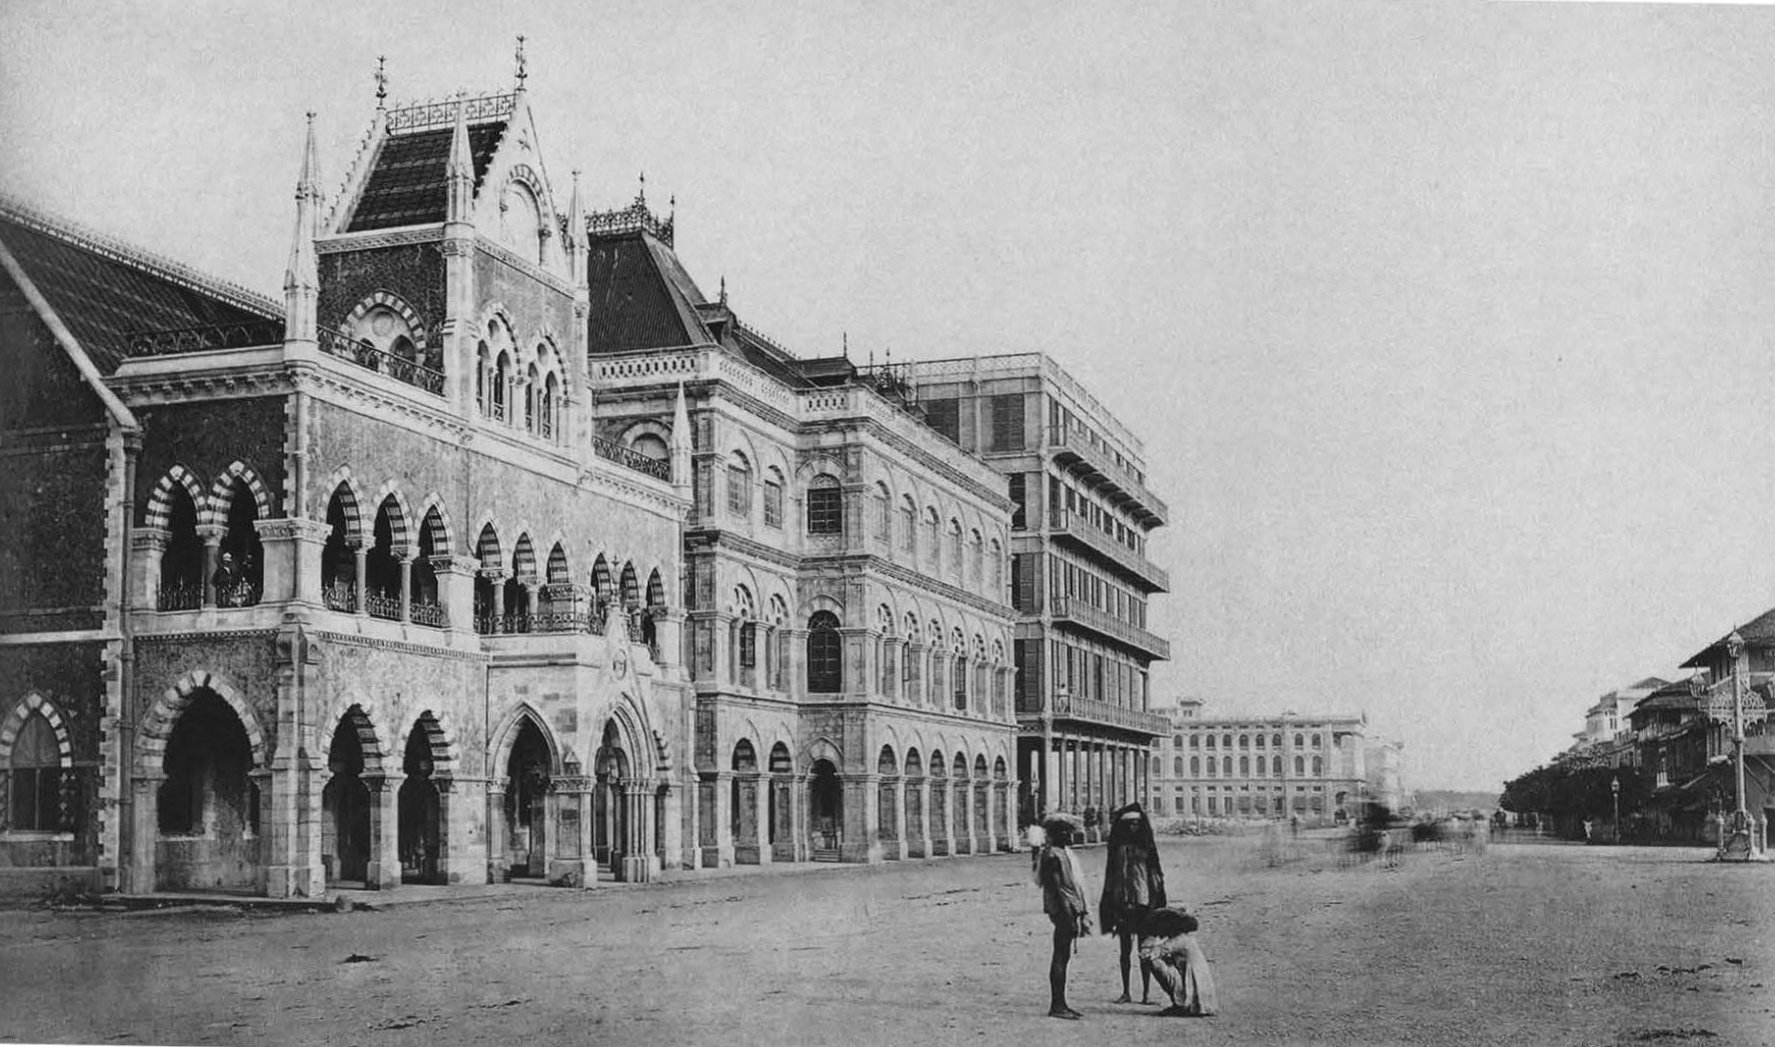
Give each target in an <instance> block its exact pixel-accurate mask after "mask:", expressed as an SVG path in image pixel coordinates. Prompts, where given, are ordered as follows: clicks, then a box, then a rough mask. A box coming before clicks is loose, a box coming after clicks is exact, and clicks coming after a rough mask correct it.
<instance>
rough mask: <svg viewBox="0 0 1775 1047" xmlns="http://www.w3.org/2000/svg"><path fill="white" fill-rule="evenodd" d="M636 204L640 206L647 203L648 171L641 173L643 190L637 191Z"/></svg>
mask: <svg viewBox="0 0 1775 1047" xmlns="http://www.w3.org/2000/svg"><path fill="white" fill-rule="evenodd" d="M635 202H636V203H638V204H645V203H646V202H647V172H646V171H642V172H641V188H639V189H637V190H635Z"/></svg>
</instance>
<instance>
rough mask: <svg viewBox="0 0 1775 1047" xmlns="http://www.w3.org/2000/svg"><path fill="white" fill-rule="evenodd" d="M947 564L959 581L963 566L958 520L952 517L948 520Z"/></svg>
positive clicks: (961, 577)
mask: <svg viewBox="0 0 1775 1047" xmlns="http://www.w3.org/2000/svg"><path fill="white" fill-rule="evenodd" d="M949 564H950V569H951V570H953V571H954V572H955V580H956V581H957V582H961V581H962V580H963V567H962V559H961V521H960V520H954V519H952V520H950V521H949Z"/></svg>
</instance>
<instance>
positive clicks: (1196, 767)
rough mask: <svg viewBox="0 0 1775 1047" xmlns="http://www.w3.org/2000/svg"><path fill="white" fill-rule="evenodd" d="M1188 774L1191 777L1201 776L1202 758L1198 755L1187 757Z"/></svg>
mask: <svg viewBox="0 0 1775 1047" xmlns="http://www.w3.org/2000/svg"><path fill="white" fill-rule="evenodd" d="M1189 776H1190V777H1191V778H1200V777H1202V758H1201V757H1200V756H1192V757H1190V758H1189Z"/></svg>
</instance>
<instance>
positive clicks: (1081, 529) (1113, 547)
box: [1048, 509, 1171, 592]
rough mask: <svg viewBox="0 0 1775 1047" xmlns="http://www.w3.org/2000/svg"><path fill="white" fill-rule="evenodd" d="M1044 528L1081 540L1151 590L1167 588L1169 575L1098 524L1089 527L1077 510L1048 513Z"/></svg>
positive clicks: (1168, 588)
mask: <svg viewBox="0 0 1775 1047" xmlns="http://www.w3.org/2000/svg"><path fill="white" fill-rule="evenodd" d="M1048 530H1050V531H1052V532H1053V533H1054V534H1056V535H1058V536H1061V537H1065V538H1072V539H1074V540H1076V541H1079V542H1081V543H1083V544H1084V545H1086V546H1087V547H1089V548H1090V549H1091V550H1092V551H1093V552H1096V553H1098V554H1099V555H1101V556H1104V557H1107V558H1108V559H1110V560H1111V561H1112V562H1114V563H1115V565H1116V566H1117V567H1119V568H1121V569H1122V571H1123V572H1124V573H1127V574H1130V575H1132V576H1133V577H1135V578H1136V579H1138V580H1140V581H1142V582H1145V583H1146V584H1147V585H1148V586H1149V587H1151V589H1152V590H1153V591H1156V592H1170V591H1171V575H1170V574H1169V573H1168V572H1167V571H1166V570H1165V569H1164V568H1162V567H1160V566H1159V565H1158V564H1155V563H1153V562H1152V561H1151V560H1148V559H1147V558H1146V557H1144V556H1142V555H1140V554H1139V553H1137V552H1135V551H1134V550H1132V549H1130V548H1128V547H1127V546H1125V545H1123V544H1122V543H1121V542H1118V541H1116V540H1115V539H1114V538H1111V537H1110V536H1109V535H1107V534H1104V533H1103V531H1102V530H1101V529H1100V528H1097V527H1093V526H1092V525H1091V521H1089V520H1087V519H1085V518H1084V517H1083V516H1080V515H1079V514H1077V513H1072V512H1067V511H1066V510H1065V509H1058V510H1055V511H1054V512H1052V513H1049V514H1048Z"/></svg>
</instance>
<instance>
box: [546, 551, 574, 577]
mask: <svg viewBox="0 0 1775 1047" xmlns="http://www.w3.org/2000/svg"><path fill="white" fill-rule="evenodd" d="M547 572H548V573H547V576H546V577H547V580H548V584H550V585H567V584H570V583H571V582H572V581H573V570H572V568H571V566H570V565H569V564H568V563H567V550H566V548H565V547H564V546H562V544H561V543H560V542H556V543H555V544H554V546H553V547H552V548H551V549H549V559H548V567H547Z"/></svg>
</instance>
